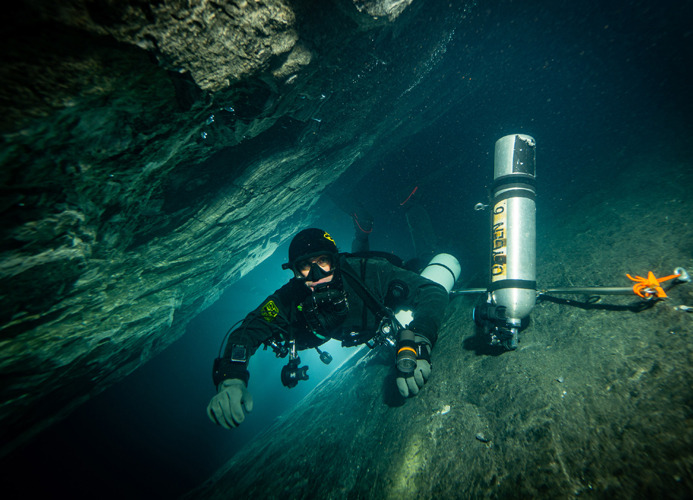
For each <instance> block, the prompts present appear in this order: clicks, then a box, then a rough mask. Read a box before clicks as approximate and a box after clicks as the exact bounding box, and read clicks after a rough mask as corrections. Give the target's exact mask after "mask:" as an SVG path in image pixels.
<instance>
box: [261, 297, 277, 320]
mask: <svg viewBox="0 0 693 500" xmlns="http://www.w3.org/2000/svg"><path fill="white" fill-rule="evenodd" d="M261 314H262V317H263V318H265V321H267V322H268V323H271V322H272V321H274V318H276V317H277V314H279V308H278V307H277V304H275V303H274V301H273V300H270V301H268V302H267V303H266V304H265V305H264V306H262V311H261Z"/></svg>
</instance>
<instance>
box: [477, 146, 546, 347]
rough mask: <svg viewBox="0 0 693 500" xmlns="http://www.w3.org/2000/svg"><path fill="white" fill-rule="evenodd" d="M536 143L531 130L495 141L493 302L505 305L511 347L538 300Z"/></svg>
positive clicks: (491, 276) (491, 266)
mask: <svg viewBox="0 0 693 500" xmlns="http://www.w3.org/2000/svg"><path fill="white" fill-rule="evenodd" d="M535 180H536V145H535V142H534V139H533V138H532V137H530V136H528V135H523V134H513V135H508V136H505V137H502V138H501V139H499V140H498V141H496V148H495V159H494V172H493V200H492V202H491V264H490V285H489V287H488V294H489V302H490V304H492V305H493V306H496V307H503V308H504V309H505V313H504V315H505V323H506V324H505V325H501V327H505V329H506V331H507V332H508V333H509V338H506V339H505V340H503V341H502V343H503V345H504V346H505V347H507V348H508V349H515V348H517V333H518V331H519V329H520V327H521V324H522V320H523V319H525V318H527V317H528V316H529V313H530V312H531V311H532V309H533V308H534V304H535V301H536V289H537V283H536V204H535V197H536V189H535V185H536V183H535Z"/></svg>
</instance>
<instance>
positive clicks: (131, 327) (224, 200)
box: [0, 0, 467, 454]
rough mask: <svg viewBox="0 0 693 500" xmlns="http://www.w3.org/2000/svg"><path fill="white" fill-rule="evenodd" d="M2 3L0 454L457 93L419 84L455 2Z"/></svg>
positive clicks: (98, 383) (158, 346)
mask: <svg viewBox="0 0 693 500" xmlns="http://www.w3.org/2000/svg"><path fill="white" fill-rule="evenodd" d="M410 4H411V5H410ZM15 7H16V10H14V11H13V13H12V14H9V13H8V14H6V15H5V16H4V18H3V21H2V23H3V25H2V35H1V36H2V42H1V43H2V51H0V54H1V56H0V57H1V58H2V64H0V89H1V90H0V106H1V109H2V113H1V114H0V131H2V134H3V146H2V154H1V155H0V162H1V165H2V168H1V169H0V182H1V183H2V188H1V190H0V211H1V212H2V232H1V233H0V241H2V247H1V252H0V282H1V283H2V285H1V287H2V288H1V290H0V372H1V373H2V380H3V384H2V386H1V388H0V401H2V405H1V406H0V428H1V429H2V431H0V434H1V436H2V442H3V443H4V445H3V447H2V454H5V453H7V452H8V451H10V450H11V449H13V448H14V447H15V446H16V445H18V444H20V443H21V442H23V441H25V440H26V439H29V438H30V437H31V436H33V435H35V434H36V433H37V432H39V431H40V430H41V429H42V428H45V427H46V426H48V425H50V423H51V422H53V421H55V420H56V419H59V418H61V417H63V416H65V415H67V414H68V413H69V412H70V411H71V410H72V409H73V408H74V407H75V406H76V405H78V404H79V403H80V402H83V401H85V400H86V399H88V398H89V397H90V396H91V395H94V394H95V393H98V392H99V391H101V390H103V389H104V388H106V387H107V386H108V385H109V384H112V383H113V382H115V381H117V380H119V379H121V378H122V377H124V376H125V375H127V374H128V373H130V372H131V371H132V370H134V369H135V368H136V367H137V366H139V365H141V364H142V363H144V362H146V361H147V360H148V359H150V358H151V357H152V356H154V355H155V354H156V353H158V352H160V351H161V350H162V349H164V348H165V347H166V346H168V345H169V344H170V343H171V342H173V341H174V340H176V339H177V338H178V337H179V336H180V335H181V334H182V332H183V331H184V328H185V325H186V323H187V322H188V320H189V319H191V318H192V317H194V316H195V315H196V314H197V313H199V312H200V311H201V310H203V309H204V308H205V307H207V306H208V305H209V304H211V303H212V302H213V301H214V300H215V299H216V298H217V297H218V296H219V294H220V293H221V291H222V290H223V289H224V288H225V287H226V286H228V285H229V284H230V283H233V282H234V281H235V280H236V279H238V278H239V277H240V276H242V275H243V274H244V273H245V272H247V270H248V269H250V268H252V267H253V266H254V265H256V264H257V263H258V262H260V261H262V260H263V259H264V258H265V257H267V256H268V255H270V254H271V253H272V252H273V250H274V249H275V248H276V247H277V246H278V245H279V244H280V243H281V242H282V241H284V240H286V239H287V238H288V237H289V236H290V235H292V234H293V233H295V232H296V231H297V230H298V229H300V228H302V227H305V226H306V225H307V224H309V223H310V215H309V211H310V208H311V207H312V206H313V205H314V203H315V202H316V200H317V199H318V198H319V196H320V195H321V193H322V192H323V190H324V189H325V188H326V187H328V186H330V185H331V184H333V183H334V182H335V181H336V180H337V179H338V178H339V176H340V175H341V174H343V173H344V172H345V171H346V170H347V169H348V168H349V167H350V166H352V165H353V164H354V163H355V162H356V160H357V159H359V158H360V157H361V156H362V155H363V153H364V152H366V151H369V150H371V149H372V148H373V147H374V145H376V144H377V143H378V142H379V141H383V140H385V139H387V138H392V137H393V136H394V135H395V133H396V135H397V136H398V137H400V138H405V137H406V136H407V135H409V134H412V133H414V132H416V128H417V127H420V126H421V124H422V123H423V122H413V121H411V120H408V119H407V116H408V115H409V113H411V112H412V110H413V109H416V108H419V107H420V106H421V103H422V102H426V101H427V99H428V98H429V97H430V96H432V95H436V96H437V99H436V100H435V101H432V102H431V103H428V104H427V105H426V109H427V112H428V113H431V116H436V114H437V113H439V112H441V111H442V109H443V108H444V106H445V103H446V100H445V96H446V95H449V94H450V92H451V90H450V89H449V88H446V87H445V86H443V85H442V84H439V85H438V86H436V82H435V81H432V82H430V83H429V84H427V85H420V84H421V82H422V80H423V78H424V77H425V76H426V75H428V74H430V72H431V71H433V70H435V65H436V61H437V60H438V59H437V58H438V57H439V54H440V53H441V50H442V51H443V52H444V50H445V44H446V43H447V42H449V40H450V33H451V32H452V30H453V29H455V26H456V23H459V22H460V21H461V20H462V19H464V16H465V12H466V9H467V7H466V5H465V4H464V3H463V2H460V3H459V5H456V6H454V7H450V6H448V4H447V3H446V2H430V3H429V2H427V3H426V4H425V5H424V3H423V2H419V3H414V4H412V2H411V1H390V0H382V1H368V2H362V1H360V0H359V1H356V0H355V1H354V2H353V3H352V2H349V1H346V0H338V1H335V2H324V3H322V2H321V3H320V6H319V8H317V7H316V5H315V2H310V1H299V0H297V1H282V0H260V1H252V2H251V1H248V2H246V1H238V2H221V3H219V2H209V1H206V0H200V1H196V2H180V1H175V2H164V3H154V4H152V3H151V2H143V1H139V0H131V1H128V2H106V1H103V2H91V1H86V0H82V1H73V2H61V1H58V2H49V1H44V0H37V1H33V2H24V3H21V4H20V5H17V6H15ZM422 16H425V20H426V21H425V22H422V21H421V20H422V19H423V17H422ZM451 23H452V24H451ZM414 87H419V88H418V92H417V93H416V96H414V93H412V92H410V91H411V89H413V88H414ZM456 92H457V94H458V95H459V94H460V90H459V89H456ZM417 123H418V124H417ZM366 170H367V168H365V170H364V167H361V170H360V172H361V173H363V172H364V171H366Z"/></svg>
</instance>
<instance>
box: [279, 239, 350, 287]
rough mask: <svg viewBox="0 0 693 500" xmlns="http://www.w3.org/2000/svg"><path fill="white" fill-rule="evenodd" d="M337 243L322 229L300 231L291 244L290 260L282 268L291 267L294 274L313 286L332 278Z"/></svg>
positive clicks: (335, 261)
mask: <svg viewBox="0 0 693 500" xmlns="http://www.w3.org/2000/svg"><path fill="white" fill-rule="evenodd" d="M337 253H338V250H337V245H336V244H335V242H334V240H333V239H332V236H330V235H329V234H328V233H326V232H325V231H323V230H322V229H316V228H310V229H304V230H303V231H301V232H299V233H298V234H297V235H296V236H294V239H293V240H291V244H290V245H289V262H288V263H287V264H283V265H282V269H291V270H292V271H293V272H294V276H295V277H296V278H298V279H301V280H305V281H306V285H308V286H310V287H311V288H312V287H314V286H316V285H318V284H321V283H328V282H329V281H331V280H332V277H333V275H334V271H335V266H336V263H337Z"/></svg>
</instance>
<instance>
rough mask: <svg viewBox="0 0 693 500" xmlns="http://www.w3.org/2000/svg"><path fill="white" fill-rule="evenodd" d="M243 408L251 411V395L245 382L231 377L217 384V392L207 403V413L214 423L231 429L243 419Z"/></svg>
mask: <svg viewBox="0 0 693 500" xmlns="http://www.w3.org/2000/svg"><path fill="white" fill-rule="evenodd" d="M241 404H242V405H243V408H241ZM243 409H245V411H246V412H251V411H253V396H252V395H251V394H250V391H249V390H248V389H247V388H246V386H245V382H243V381H242V380H240V379H237V378H232V379H227V380H224V381H223V382H222V383H221V384H219V392H218V393H217V395H216V396H214V397H213V398H212V400H211V401H210V402H209V405H207V415H208V416H209V418H210V420H211V421H212V422H214V423H215V424H219V425H221V426H222V427H224V428H225V429H231V428H232V427H238V426H239V425H240V424H241V423H242V422H243V420H245V413H243Z"/></svg>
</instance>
